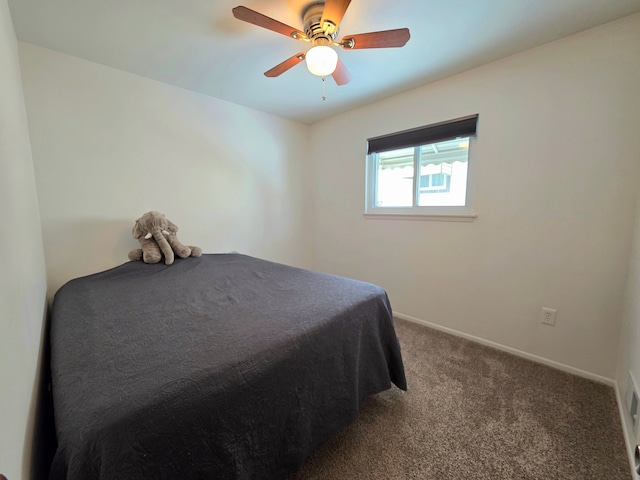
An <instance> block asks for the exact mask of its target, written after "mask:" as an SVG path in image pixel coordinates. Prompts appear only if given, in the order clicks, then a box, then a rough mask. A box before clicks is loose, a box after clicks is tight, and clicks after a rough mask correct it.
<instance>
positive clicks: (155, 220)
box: [129, 211, 202, 265]
mask: <svg viewBox="0 0 640 480" xmlns="http://www.w3.org/2000/svg"><path fill="white" fill-rule="evenodd" d="M177 231H178V227H177V226H176V225H175V224H174V223H173V222H171V221H170V220H168V219H167V217H165V216H164V215H163V214H162V213H160V212H156V211H151V212H147V213H145V214H144V215H142V217H140V218H139V219H137V220H136V223H135V225H134V226H133V232H132V234H133V238H136V239H137V240H138V241H139V242H140V246H141V247H142V248H138V249H136V250H131V251H130V252H129V260H132V261H137V260H142V261H144V262H145V263H158V262H159V261H160V260H161V259H162V257H163V256H164V263H165V264H166V265H171V264H172V263H173V261H174V258H175V257H174V254H175V255H177V256H178V257H180V258H187V257H189V256H192V257H199V256H200V255H202V249H201V248H200V247H194V246H188V245H183V244H182V243H181V242H180V240H178V237H177V235H176V232H177Z"/></svg>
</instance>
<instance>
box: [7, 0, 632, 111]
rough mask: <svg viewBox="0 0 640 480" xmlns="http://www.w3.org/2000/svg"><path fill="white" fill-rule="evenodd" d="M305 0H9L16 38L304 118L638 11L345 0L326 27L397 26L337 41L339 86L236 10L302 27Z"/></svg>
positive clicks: (614, 2)
mask: <svg viewBox="0 0 640 480" xmlns="http://www.w3.org/2000/svg"><path fill="white" fill-rule="evenodd" d="M311 2H312V0H9V7H10V10H11V14H12V18H13V23H14V27H15V30H16V34H17V37H18V40H20V41H24V42H27V43H31V44H35V45H39V46H42V47H46V48H49V49H51V50H55V51H58V52H62V53H66V54H69V55H73V56H76V57H80V58H84V59H86V60H90V61H93V62H97V63H100V64H103V65H107V66H110V67H114V68H117V69H121V70H125V71H128V72H131V73H134V74H137V75H141V76H143V77H147V78H151V79H155V80H159V81H161V82H165V83H168V84H172V85H176V86H179V87H183V88H186V89H189V90H193V91H196V92H200V93H202V94H204V95H208V96H211V97H216V98H220V99H223V100H227V101H229V102H233V103H236V104H239V105H245V106H248V107H252V108H255V109H257V110H261V111H264V112H268V113H273V114H276V115H280V116H283V117H287V118H291V119H293V120H297V121H301V122H304V123H314V122H316V121H319V120H322V119H325V118H328V117H330V116H332V115H335V114H337V113H341V112H344V111H347V110H350V109H352V108H355V107H358V106H361V105H364V104H367V103H370V102H372V101H376V100H379V99H381V98H384V97H387V96H390V95H394V94H397V93H399V92H402V91H406V90H409V89H412V88H415V87H418V86H420V85H424V84H426V83H429V82H433V81H436V80H439V79H442V78H445V77H447V76H450V75H453V74H456V73H459V72H462V71H465V70H468V69H470V68H474V67H477V66H479V65H482V64H485V63H488V62H491V61H493V60H497V59H499V58H502V57H505V56H508V55H512V54H515V53H517V52H520V51H523V50H526V49H528V48H532V47H534V46H537V45H541V44H543V43H547V42H550V41H552V40H555V39H558V38H561V37H564V36H567V35H571V34H573V33H576V32H579V31H581V30H585V29H588V28H591V27H594V26H596V25H599V24H602V23H606V22H609V21H612V20H615V19H617V18H620V17H623V16H626V15H630V14H632V13H635V12H639V11H640V0H394V1H389V0H352V2H351V5H350V6H349V8H348V10H347V12H346V14H345V16H344V18H343V21H342V24H341V26H340V31H339V32H338V36H337V37H336V39H340V38H342V37H343V36H345V35H346V34H357V33H365V32H370V31H378V30H389V29H395V28H402V27H408V28H409V29H410V31H411V39H410V40H409V42H408V43H407V45H406V46H405V47H403V48H390V49H368V50H352V51H345V50H342V49H339V52H338V54H339V56H340V58H341V59H342V61H343V62H344V64H345V66H346V67H347V69H348V70H349V71H350V73H351V75H352V77H353V79H352V81H351V82H350V83H349V84H347V85H345V86H341V87H338V86H337V85H336V84H335V83H334V81H333V79H331V78H327V82H326V95H327V99H326V101H323V100H322V95H323V92H322V81H321V79H320V78H319V77H315V76H313V75H311V74H310V73H309V72H308V71H307V69H306V67H305V65H304V63H303V64H300V65H298V66H297V67H295V68H293V69H291V70H289V71H288V72H286V73H284V74H282V75H281V76H280V77H277V78H267V77H265V76H264V75H263V72H265V71H267V70H269V69H270V68H271V67H274V66H275V65H277V64H279V63H280V62H282V61H284V60H285V59H287V58H289V57H291V56H292V55H294V54H296V53H297V52H300V51H304V50H307V49H308V48H309V44H307V43H304V42H300V41H296V40H293V39H291V38H287V37H285V36H283V35H280V34H278V33H274V32H272V31H270V30H265V29H263V28H259V27H256V26H254V25H250V24H248V23H245V22H241V21H239V20H237V19H235V18H234V17H233V15H232V13H231V9H232V8H233V7H235V6H237V5H244V6H246V7H248V8H250V9H253V10H256V11H258V12H260V13H262V14H264V15H266V16H269V17H271V18H274V19H276V20H279V21H281V22H283V23H285V24H287V25H290V26H292V27H295V28H298V29H302V20H301V17H300V15H301V11H302V9H303V8H304V6H305V5H307V4H309V3H311Z"/></svg>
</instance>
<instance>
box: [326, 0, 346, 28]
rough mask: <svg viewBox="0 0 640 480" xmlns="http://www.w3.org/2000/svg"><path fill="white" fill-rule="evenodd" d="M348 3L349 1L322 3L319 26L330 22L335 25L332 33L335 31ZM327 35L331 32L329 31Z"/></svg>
mask: <svg viewBox="0 0 640 480" xmlns="http://www.w3.org/2000/svg"><path fill="white" fill-rule="evenodd" d="M350 3H351V0H326V1H325V2H324V10H322V18H321V19H320V25H324V22H331V23H333V24H334V25H335V29H334V31H335V30H337V29H338V27H339V26H340V22H341V21H342V17H344V13H345V12H346V11H347V8H348V7H349V4H350ZM329 33H333V32H332V31H330V32H329Z"/></svg>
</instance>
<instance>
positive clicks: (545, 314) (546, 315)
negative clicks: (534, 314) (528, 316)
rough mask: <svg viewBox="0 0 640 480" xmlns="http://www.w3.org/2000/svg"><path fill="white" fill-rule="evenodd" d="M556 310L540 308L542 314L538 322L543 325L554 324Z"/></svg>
mask: <svg viewBox="0 0 640 480" xmlns="http://www.w3.org/2000/svg"><path fill="white" fill-rule="evenodd" d="M556 313H557V312H556V311H555V310H554V309H553V308H544V307H543V308H542V314H541V315H540V323H544V324H545V325H555V324H556Z"/></svg>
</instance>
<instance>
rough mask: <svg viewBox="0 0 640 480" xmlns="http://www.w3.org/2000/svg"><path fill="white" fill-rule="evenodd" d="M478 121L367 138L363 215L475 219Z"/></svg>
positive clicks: (471, 119) (458, 121) (452, 122)
mask: <svg viewBox="0 0 640 480" xmlns="http://www.w3.org/2000/svg"><path fill="white" fill-rule="evenodd" d="M477 119H478V116H477V115H472V116H470V117H464V118H460V119H456V120H450V121H448V122H442V123H438V124H435V125H429V126H426V127H421V128H418V129H413V130H406V131H403V132H398V133H393V134H390V135H385V136H382V137H376V138H372V139H369V140H368V155H367V189H366V191H367V199H366V209H365V213H367V214H382V215H393V214H396V215H427V216H428V215H431V216H434V215H437V216H441V215H447V216H456V215H460V216H466V217H473V216H474V215H473V212H472V211H471V205H470V201H469V200H470V198H469V197H470V195H469V188H468V185H469V181H468V180H469V151H470V150H469V149H470V144H471V140H472V137H474V136H475V133H476V124H477Z"/></svg>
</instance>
